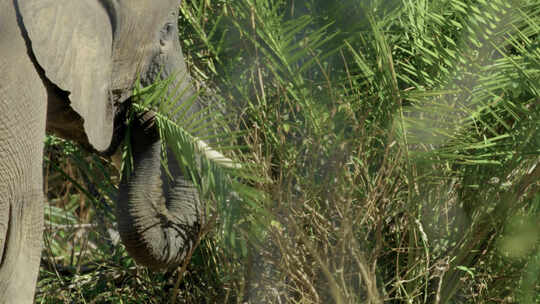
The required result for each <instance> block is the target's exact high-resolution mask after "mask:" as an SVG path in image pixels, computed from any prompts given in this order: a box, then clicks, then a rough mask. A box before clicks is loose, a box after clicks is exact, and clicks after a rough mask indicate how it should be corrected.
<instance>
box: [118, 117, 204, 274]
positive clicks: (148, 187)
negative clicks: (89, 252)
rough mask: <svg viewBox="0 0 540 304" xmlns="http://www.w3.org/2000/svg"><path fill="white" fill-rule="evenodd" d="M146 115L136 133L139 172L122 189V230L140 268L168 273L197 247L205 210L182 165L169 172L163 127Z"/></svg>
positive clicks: (171, 166) (172, 163)
mask: <svg viewBox="0 0 540 304" xmlns="http://www.w3.org/2000/svg"><path fill="white" fill-rule="evenodd" d="M145 116H146V119H141V120H140V121H142V122H143V123H139V124H135V126H133V128H132V129H133V131H132V134H131V145H132V151H133V170H132V172H133V173H132V175H131V176H129V177H124V178H123V181H122V183H121V185H120V191H119V197H118V202H117V218H118V230H119V232H120V236H121V238H122V242H123V243H124V245H125V246H126V249H127V251H128V252H129V254H130V255H131V256H132V257H133V258H134V259H135V260H136V261H137V262H138V263H140V264H143V265H145V266H147V267H149V268H151V269H164V268H169V267H171V266H176V265H178V264H180V263H181V262H182V261H183V260H184V259H185V258H186V255H187V253H188V252H189V251H190V250H191V248H193V246H194V244H195V242H196V239H197V236H198V234H199V231H200V227H201V224H202V220H203V219H204V217H203V215H202V212H203V208H202V207H201V206H202V205H201V202H200V200H199V194H198V191H197V188H196V187H195V186H194V185H193V183H192V182H191V181H190V179H189V177H188V176H186V175H185V174H184V173H183V172H182V170H181V168H180V167H179V166H178V164H177V163H176V160H175V159H174V158H173V157H169V161H168V168H167V169H168V170H165V168H163V166H162V165H161V154H162V153H161V152H162V151H161V149H162V143H161V141H160V140H159V135H158V132H157V127H156V126H155V125H154V123H153V119H152V118H150V119H148V117H151V113H147V115H145ZM169 152H170V151H169ZM169 155H172V153H169ZM167 171H168V172H169V173H170V175H169V174H168V173H167Z"/></svg>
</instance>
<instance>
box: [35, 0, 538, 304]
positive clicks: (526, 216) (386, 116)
mask: <svg viewBox="0 0 540 304" xmlns="http://www.w3.org/2000/svg"><path fill="white" fill-rule="evenodd" d="M180 10H181V17H180V20H179V26H180V32H181V33H180V38H181V41H182V44H183V47H184V53H185V55H186V57H187V59H188V63H189V66H190V72H191V75H192V77H193V78H194V80H195V82H196V85H197V88H199V89H200V94H201V98H202V100H205V102H206V103H208V104H209V105H211V108H212V110H211V111H208V112H207V113H205V115H204V116H203V118H204V119H203V120H200V121H204V122H205V123H200V124H199V125H198V126H199V127H201V126H205V127H209V126H211V129H212V132H211V133H207V134H206V135H207V137H206V139H207V140H208V141H209V142H210V143H211V144H212V145H214V146H215V147H216V148H217V149H220V150H221V151H223V153H224V154H226V155H227V156H228V157H231V158H233V159H236V160H238V161H239V162H240V163H242V164H243V168H244V169H243V170H240V171H234V170H228V169H223V168H221V167H220V166H218V165H216V166H214V165H212V164H211V163H212V162H211V161H209V164H208V165H207V166H203V167H204V168H202V169H201V168H199V169H200V170H199V172H198V173H197V174H199V175H197V176H198V177H199V178H200V180H202V181H203V184H204V185H201V189H202V188H204V187H205V185H207V184H208V183H210V184H212V186H211V187H207V188H205V189H202V191H206V192H207V194H206V195H205V196H206V197H207V201H208V208H209V212H210V220H209V224H208V227H207V229H205V232H206V234H205V235H204V237H202V239H201V243H200V246H199V247H198V249H197V250H196V251H195V252H194V253H193V256H192V258H191V260H190V261H189V263H188V264H187V265H184V266H185V267H182V268H181V269H179V270H176V271H170V272H167V273H151V272H149V271H148V270H146V269H144V268H142V267H138V266H137V265H135V264H134V262H133V261H132V260H131V259H130V258H129V257H128V256H127V254H126V253H125V251H124V249H123V247H122V245H121V244H120V243H117V238H116V233H115V229H114V227H115V224H114V223H115V222H114V206H113V204H112V202H111V201H112V200H111V197H114V196H115V195H116V194H115V193H116V192H115V191H116V185H117V183H118V179H119V178H118V176H119V173H118V170H117V169H116V168H115V167H114V166H112V165H111V162H110V160H107V159H103V158H99V157H97V156H95V155H91V154H88V153H86V152H84V151H82V150H81V149H79V148H78V147H77V146H76V145H73V144H72V143H69V142H64V141H62V140H58V139H56V138H54V137H49V138H48V140H47V151H46V155H45V157H46V162H45V163H46V168H45V172H46V177H47V178H46V189H47V191H48V194H47V197H48V203H49V204H48V206H47V208H46V214H45V216H46V221H47V222H46V223H47V224H46V231H45V233H44V239H45V249H44V252H43V262H42V268H41V272H40V281H39V292H38V294H37V301H38V302H40V303H41V302H42V303H170V302H173V301H176V303H245V302H247V303H383V302H389V303H445V304H446V303H540V228H539V222H540V191H539V189H540V182H539V181H540V42H539V40H538V36H539V34H540V3H538V1H537V0H489V1H484V0H415V1H409V0H401V1H399V0H396V1H386V0H371V1H369V0H365V1H326V0H320V1H318V0H307V1H292V0H291V1H288V0H214V1H210V0H191V1H188V0H185V1H183V4H182V7H181V8H180ZM156 87H157V89H158V91H159V85H158V86H156ZM141 96H142V97H143V98H141V100H148V98H149V96H150V97H151V96H154V97H155V96H158V97H160V96H159V95H155V94H154V95H153V94H152V93H147V94H141ZM154 97H152V98H154ZM154 99H155V100H163V99H166V97H163V98H162V99H160V98H154ZM152 104H155V103H154V102H146V103H144V102H143V105H145V106H151V105H152ZM216 109H217V110H216ZM162 112H164V113H163V114H164V115H165V114H166V111H163V110H162ZM178 123H179V124H180V128H171V127H170V125H167V124H171V125H173V126H176V125H175V124H174V122H169V121H167V119H166V118H165V119H164V122H162V124H163V125H165V127H164V130H171V129H181V132H184V133H181V134H184V135H182V136H180V135H178V134H180V133H174V132H168V131H164V132H163V134H165V135H167V136H169V137H168V138H169V142H171V141H175V140H177V141H180V142H182V143H183V145H187V146H188V147H191V146H189V143H190V140H192V137H190V136H191V135H196V134H194V133H191V131H194V132H195V133H197V132H200V131H201V129H204V128H197V125H196V126H191V125H190V126H187V125H184V126H182V122H178ZM167 126H169V127H167ZM179 132H180V131H179ZM186 132H187V133H186ZM175 134H176V135H175ZM190 134H191V135H190ZM197 134H198V133H197ZM216 134H217V135H216ZM175 136H176V137H175ZM218 138H219V139H220V140H218ZM186 151H188V152H186V153H188V154H193V151H192V150H191V149H186ZM191 158H192V156H188V157H186V159H191ZM186 159H184V162H186ZM192 165H193V164H191V165H190V164H189V161H188V164H186V166H188V167H189V166H192ZM190 168H192V167H190ZM192 169H193V168H192ZM225 173H231V174H229V175H228V176H231V177H230V178H227V177H226V176H227V174H225ZM208 181H211V182H208ZM224 184H226V186H223V185H224ZM231 189H232V190H231ZM233 190H234V192H233ZM230 193H234V195H230ZM175 295H176V296H175ZM173 298H174V300H173Z"/></svg>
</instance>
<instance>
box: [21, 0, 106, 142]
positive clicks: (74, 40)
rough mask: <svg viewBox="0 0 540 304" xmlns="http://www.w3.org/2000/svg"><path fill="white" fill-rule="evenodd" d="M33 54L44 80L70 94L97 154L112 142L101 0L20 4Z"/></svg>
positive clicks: (38, 0) (24, 0) (27, 0)
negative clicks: (43, 72) (42, 71)
mask: <svg viewBox="0 0 540 304" xmlns="http://www.w3.org/2000/svg"><path fill="white" fill-rule="evenodd" d="M18 4H19V11H20V14H21V17H22V20H23V24H24V27H25V29H26V31H27V33H28V37H29V39H30V43H31V48H32V51H33V53H34V55H35V57H36V60H37V62H38V64H39V65H40V66H41V67H42V68H43V69H44V70H45V75H46V77H47V78H48V79H49V80H50V81H51V82H53V83H54V84H55V85H56V86H58V87H59V88H60V89H62V90H64V91H67V92H69V93H70V94H69V99H70V101H71V107H72V108H73V110H75V111H76V112H77V113H78V114H79V115H80V116H81V117H82V118H83V119H84V130H85V132H86V135H87V137H88V140H89V142H90V144H92V146H94V148H95V149H96V150H99V151H103V150H105V149H106V148H107V147H108V146H109V144H110V142H111V138H112V132H113V119H114V108H113V104H112V101H111V100H110V96H109V95H110V94H109V91H110V89H109V86H110V83H111V70H112V43H113V42H112V39H113V38H112V37H113V33H112V32H113V29H112V24H111V18H110V16H109V13H110V12H109V13H108V12H107V10H106V9H105V7H104V5H103V4H102V3H101V1H100V0H19V1H18Z"/></svg>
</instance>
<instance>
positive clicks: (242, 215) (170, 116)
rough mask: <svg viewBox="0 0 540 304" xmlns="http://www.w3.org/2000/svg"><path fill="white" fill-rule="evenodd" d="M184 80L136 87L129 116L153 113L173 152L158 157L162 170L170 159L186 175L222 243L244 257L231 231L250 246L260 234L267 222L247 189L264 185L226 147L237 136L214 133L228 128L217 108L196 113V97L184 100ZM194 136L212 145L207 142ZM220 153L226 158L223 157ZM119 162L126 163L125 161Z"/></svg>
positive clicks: (252, 167) (259, 196)
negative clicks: (241, 233) (246, 235)
mask: <svg viewBox="0 0 540 304" xmlns="http://www.w3.org/2000/svg"><path fill="white" fill-rule="evenodd" d="M177 77H178V78H177ZM186 79H187V76H186V75H181V76H179V75H172V76H170V77H168V78H166V79H164V80H160V81H157V82H155V83H154V84H152V85H150V86H148V87H145V88H141V87H140V85H137V87H136V89H135V92H134V96H135V97H136V98H137V100H138V101H139V102H138V103H134V104H133V105H132V108H133V115H137V114H136V113H144V112H147V111H154V112H155V121H156V123H157V126H158V129H159V132H160V137H161V139H162V141H163V144H164V146H166V147H168V148H169V149H170V151H172V152H173V155H166V154H164V155H163V156H164V158H163V162H164V167H165V168H166V166H165V164H166V163H167V161H170V159H171V157H174V159H175V160H176V161H178V163H179V164H180V166H181V167H182V168H183V170H184V172H187V173H188V174H190V176H191V180H192V181H193V182H194V184H195V185H196V186H197V187H198V188H199V191H200V193H201V196H202V197H203V198H204V199H206V200H209V201H212V202H215V203H216V206H215V209H216V210H215V211H216V212H217V216H218V223H219V226H220V227H221V228H220V229H219V231H220V233H224V236H227V239H223V238H222V240H223V241H225V242H226V244H227V245H228V246H231V247H230V248H232V249H234V250H241V251H245V247H246V246H247V245H246V244H245V243H242V240H240V239H236V237H235V236H234V235H235V232H234V230H235V229H236V230H238V229H241V230H246V231H250V232H251V233H253V234H250V236H252V237H255V238H254V239H252V240H253V241H256V240H257V238H260V237H262V235H263V234H264V231H265V229H266V228H265V227H266V224H265V223H266V222H267V221H268V216H269V215H268V214H267V213H266V212H265V210H264V209H263V206H264V205H265V204H264V201H265V200H266V197H265V194H264V193H263V192H261V191H260V190H256V189H255V188H253V187H251V186H250V184H253V183H259V182H264V181H263V180H262V179H261V178H260V177H259V176H258V174H257V165H256V164H253V163H248V162H241V161H239V160H237V159H238V156H239V155H241V154H242V149H246V147H245V146H242V145H240V146H238V145H232V146H231V144H230V143H232V142H235V141H236V138H235V136H238V135H239V134H242V133H235V132H227V131H219V130H220V126H226V125H228V122H227V116H224V115H221V113H220V111H219V107H218V106H217V105H210V106H209V107H208V108H202V109H200V110H196V106H195V105H196V103H197V99H198V98H199V96H198V94H194V95H191V96H188V95H187V94H188V92H189V91H188V89H186V88H185V86H182V83H184V81H187V80H186ZM177 80H179V81H178V82H177ZM176 82H177V83H178V85H176V86H173V87H174V88H175V89H174V90H170V87H171V83H176ZM179 100H182V101H183V102H182V103H179ZM196 134H203V135H204V136H206V137H205V138H213V139H214V140H213V141H212V142H207V141H204V140H203V139H201V138H199V137H198V136H196ZM126 151H129V150H127V149H126ZM164 151H166V149H164ZM225 151H227V152H228V155H230V156H225V154H224V153H225ZM128 154H129V153H128ZM125 159H129V155H126V156H125ZM210 214H213V212H211V213H210ZM248 218H249V220H248ZM246 225H247V226H246ZM240 226H244V227H240ZM248 226H249V227H248ZM257 231H258V233H254V232H257ZM244 241H245V240H244ZM238 246H240V247H238Z"/></svg>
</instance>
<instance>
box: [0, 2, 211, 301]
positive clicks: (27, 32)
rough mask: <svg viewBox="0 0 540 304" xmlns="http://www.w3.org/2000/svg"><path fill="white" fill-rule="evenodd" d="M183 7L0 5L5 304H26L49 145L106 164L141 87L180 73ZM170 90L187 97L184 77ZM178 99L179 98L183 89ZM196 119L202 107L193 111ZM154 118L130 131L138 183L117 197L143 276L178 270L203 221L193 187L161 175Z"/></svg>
mask: <svg viewBox="0 0 540 304" xmlns="http://www.w3.org/2000/svg"><path fill="white" fill-rule="evenodd" d="M180 2H181V1H180V0H156V1H148V0H77V1H74V0H3V1H1V3H0V71H1V73H0V303H5V302H9V303H31V302H32V301H33V295H34V291H35V285H36V280H37V274H38V270H39V265H40V254H41V249H42V231H43V225H44V223H43V222H44V220H43V205H44V195H43V173H42V170H43V169H42V165H43V164H42V158H43V149H44V143H43V142H44V137H45V134H46V132H52V133H54V134H57V135H59V136H61V137H63V138H66V139H70V140H74V141H76V142H78V143H79V144H81V145H82V146H83V147H85V148H87V149H89V150H91V151H94V152H96V153H101V154H103V155H111V154H113V153H115V151H117V150H118V146H119V143H120V142H122V141H123V140H124V137H125V136H126V134H127V133H126V132H124V131H122V130H125V126H124V124H125V121H126V115H127V114H126V113H127V112H128V111H127V110H126V109H127V108H128V106H129V104H130V103H131V102H133V89H134V87H135V85H136V84H137V83H139V82H140V83H141V84H142V85H149V84H151V83H153V82H154V81H156V80H159V79H165V78H166V77H169V76H171V75H174V74H176V73H178V74H180V73H187V72H186V65H185V61H184V57H183V55H182V49H181V47H180V41H179V38H178V12H179V10H178V9H179V5H180ZM175 79H177V80H174V81H173V82H172V83H171V84H170V87H169V91H171V89H172V88H173V87H174V88H175V92H178V91H183V92H187V93H185V94H183V95H182V96H181V97H180V98H179V101H178V102H179V103H182V102H183V101H185V100H187V99H188V98H194V96H196V95H195V93H194V89H193V85H192V84H191V81H190V78H189V77H187V76H186V77H177V78H175ZM178 88H180V90H178ZM194 108H195V109H194V110H193V111H196V110H197V108H201V105H200V101H197V102H195V105H194ZM154 116H155V115H154V114H153V112H147V113H145V114H144V115H140V116H138V117H137V119H136V121H135V123H133V125H132V126H130V129H131V130H132V132H130V133H129V134H130V138H128V139H127V140H129V141H130V143H131V147H132V151H133V152H132V153H133V173H132V175H131V176H127V177H125V178H123V181H122V182H121V185H120V186H119V194H118V198H117V202H116V204H117V220H118V230H119V232H120V235H121V239H122V242H123V243H124V245H125V246H126V249H127V251H128V253H129V254H130V255H131V256H132V257H133V258H134V259H135V260H136V261H137V262H138V263H140V264H142V265H145V266H148V267H149V268H150V269H155V270H159V269H165V268H169V267H173V266H177V265H178V264H180V263H182V262H183V261H184V259H185V258H186V255H187V253H188V252H189V250H191V249H192V248H193V246H195V243H196V237H197V235H198V233H199V231H200V229H201V225H202V224H203V221H204V219H203V218H204V215H203V213H204V206H203V205H202V203H201V199H200V198H199V194H198V191H197V187H196V186H195V184H194V183H193V182H192V181H191V180H190V178H189V177H188V174H185V172H183V170H181V169H180V166H179V165H178V164H177V163H176V162H174V161H169V164H168V165H167V166H168V168H164V166H163V165H162V164H161V159H160V157H161V155H162V151H161V150H162V143H161V140H160V138H159V132H158V130H157V126H156V124H155V123H154Z"/></svg>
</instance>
